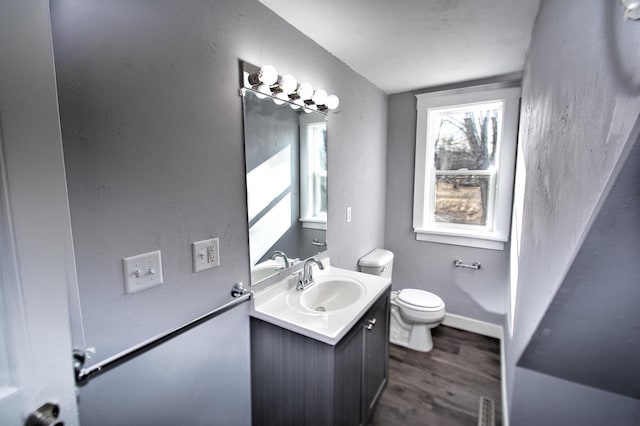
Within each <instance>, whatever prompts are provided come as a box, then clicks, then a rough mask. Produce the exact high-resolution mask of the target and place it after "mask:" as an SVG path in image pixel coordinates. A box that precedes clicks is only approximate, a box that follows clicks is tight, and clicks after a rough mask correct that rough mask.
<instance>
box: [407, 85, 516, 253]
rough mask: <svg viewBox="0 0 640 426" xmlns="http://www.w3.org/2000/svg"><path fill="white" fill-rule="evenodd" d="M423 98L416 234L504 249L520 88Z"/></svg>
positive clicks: (418, 141) (420, 102)
mask: <svg viewBox="0 0 640 426" xmlns="http://www.w3.org/2000/svg"><path fill="white" fill-rule="evenodd" d="M416 97H417V111H418V116H417V119H418V120H417V128H416V169H415V185H414V191H415V192H414V208H413V227H414V231H415V232H416V239H418V240H421V241H432V242H439V243H446V244H458V245H466V246H471V247H481V248H489V249H494V250H502V249H503V248H504V242H506V241H507V240H508V238H509V220H510V217H511V214H510V212H511V199H512V190H513V174H514V167H515V164H514V161H515V152H516V137H517V128H518V108H519V99H520V89H519V88H507V89H492V88H489V87H486V86H483V87H473V88H467V89H461V90H455V91H445V92H435V93H427V94H422V95H417V96H416Z"/></svg>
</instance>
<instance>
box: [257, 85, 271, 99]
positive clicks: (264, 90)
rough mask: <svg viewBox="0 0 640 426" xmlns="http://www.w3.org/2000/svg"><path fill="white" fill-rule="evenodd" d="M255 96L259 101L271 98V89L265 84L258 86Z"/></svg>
mask: <svg viewBox="0 0 640 426" xmlns="http://www.w3.org/2000/svg"><path fill="white" fill-rule="evenodd" d="M256 96H257V97H258V98H260V99H264V98H266V97H267V96H271V89H270V88H269V86H267V85H266V84H261V85H260V86H258V93H256Z"/></svg>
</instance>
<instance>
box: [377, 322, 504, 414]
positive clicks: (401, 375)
mask: <svg viewBox="0 0 640 426" xmlns="http://www.w3.org/2000/svg"><path fill="white" fill-rule="evenodd" d="M432 331H433V342H434V348H433V350H432V351H431V352H429V353H422V352H416V351H412V350H410V349H406V348H403V347H400V346H395V345H391V349H390V353H389V355H390V360H389V383H388V385H387V388H386V390H385V391H384V393H383V394H382V396H381V398H380V401H379V402H378V405H377V407H376V409H375V412H374V414H373V417H372V419H371V422H370V423H369V424H370V425H372V426H392V425H393V426H397V425H409V426H413V425H433V426H449V425H450V426H459V425H473V426H477V424H478V409H479V404H480V397H481V396H484V397H486V398H490V399H492V400H493V401H494V404H495V415H496V417H495V419H496V423H495V424H496V426H500V425H501V424H502V412H501V411H502V410H501V408H502V405H501V396H500V389H501V386H500V341H499V340H497V339H493V338H490V337H485V336H480V335H477V334H473V333H469V332H466V331H462V330H458V329H455V328H451V327H444V326H440V327H437V328H435V329H433V330H432Z"/></svg>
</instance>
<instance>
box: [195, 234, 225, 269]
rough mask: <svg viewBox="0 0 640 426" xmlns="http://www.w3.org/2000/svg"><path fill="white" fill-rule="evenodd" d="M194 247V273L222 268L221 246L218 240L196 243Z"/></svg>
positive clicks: (212, 239)
mask: <svg viewBox="0 0 640 426" xmlns="http://www.w3.org/2000/svg"><path fill="white" fill-rule="evenodd" d="M192 247H193V272H200V271H204V270H205V269H210V268H215V267H216V266H220V244H219V242H218V239H217V238H211V239H209V240H202V241H196V242H195V243H193V245H192Z"/></svg>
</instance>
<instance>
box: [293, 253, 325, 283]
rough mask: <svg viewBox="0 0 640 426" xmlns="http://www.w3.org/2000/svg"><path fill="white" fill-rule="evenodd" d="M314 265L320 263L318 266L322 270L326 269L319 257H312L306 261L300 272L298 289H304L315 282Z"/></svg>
mask: <svg viewBox="0 0 640 426" xmlns="http://www.w3.org/2000/svg"><path fill="white" fill-rule="evenodd" d="M313 265H318V268H320V270H321V271H322V270H323V269H324V265H323V264H322V262H320V261H319V260H318V259H317V258H315V257H311V258H309V259H307V260H306V262H304V266H302V271H300V272H299V273H298V285H297V286H296V289H297V290H304V289H305V288H307V287H309V286H310V285H311V284H313V272H312V269H311V268H313Z"/></svg>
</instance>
